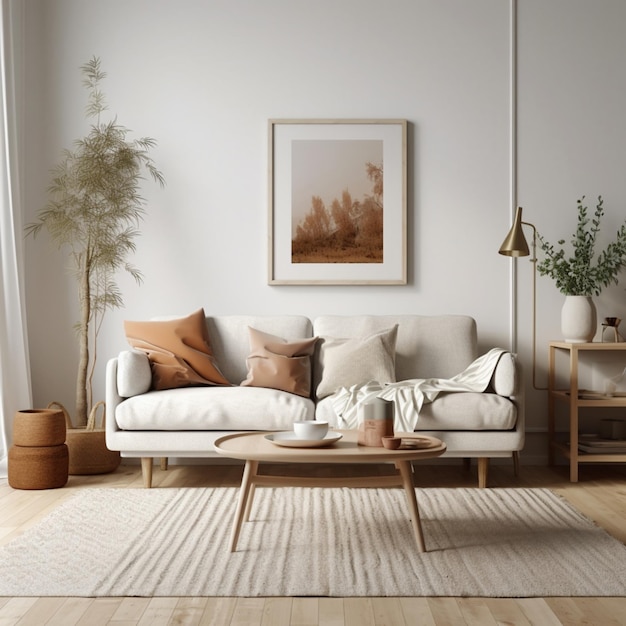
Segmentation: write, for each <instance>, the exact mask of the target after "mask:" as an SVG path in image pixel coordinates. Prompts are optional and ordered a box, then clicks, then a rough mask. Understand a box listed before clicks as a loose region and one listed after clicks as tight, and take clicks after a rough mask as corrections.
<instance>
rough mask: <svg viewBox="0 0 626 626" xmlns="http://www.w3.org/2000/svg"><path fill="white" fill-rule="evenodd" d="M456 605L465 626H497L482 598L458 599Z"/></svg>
mask: <svg viewBox="0 0 626 626" xmlns="http://www.w3.org/2000/svg"><path fill="white" fill-rule="evenodd" d="M457 604H458V606H459V610H460V611H461V615H462V616H463V619H464V620H465V623H466V624H467V626H498V622H497V621H496V619H495V618H494V616H493V615H492V613H491V611H490V610H489V607H488V606H487V605H486V604H485V601H484V600H483V598H459V599H458V600H457Z"/></svg>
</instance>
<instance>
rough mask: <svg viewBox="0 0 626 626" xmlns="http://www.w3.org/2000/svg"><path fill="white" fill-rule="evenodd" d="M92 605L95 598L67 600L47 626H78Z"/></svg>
mask: <svg viewBox="0 0 626 626" xmlns="http://www.w3.org/2000/svg"><path fill="white" fill-rule="evenodd" d="M91 604H93V598H66V599H65V602H63V604H62V605H61V606H60V607H59V609H58V610H57V612H56V613H55V614H54V615H53V616H52V617H51V618H50V619H49V620H48V621H47V622H46V626H76V625H77V624H78V623H79V622H80V620H81V619H82V617H83V615H84V614H85V612H86V611H87V609H88V608H89V607H90V606H91Z"/></svg>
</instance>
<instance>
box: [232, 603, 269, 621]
mask: <svg viewBox="0 0 626 626" xmlns="http://www.w3.org/2000/svg"><path fill="white" fill-rule="evenodd" d="M264 605H265V600H264V599H263V598H238V599H237V604H236V605H235V611H234V612H233V616H232V618H231V620H230V626H260V624H261V622H262V621H263V607H264Z"/></svg>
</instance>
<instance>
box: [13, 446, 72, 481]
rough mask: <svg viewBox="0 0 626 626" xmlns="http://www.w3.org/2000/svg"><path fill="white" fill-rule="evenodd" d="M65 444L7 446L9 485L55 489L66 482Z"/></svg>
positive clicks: (67, 459)
mask: <svg viewBox="0 0 626 626" xmlns="http://www.w3.org/2000/svg"><path fill="white" fill-rule="evenodd" d="M68 466H69V454H68V449H67V446H66V445H65V444H64V443H62V444H61V445H60V446H39V447H31V448H28V447H23V446H15V445H13V446H11V447H10V448H9V485H11V487H13V489H56V488H57V487H63V485H65V483H67V474H68Z"/></svg>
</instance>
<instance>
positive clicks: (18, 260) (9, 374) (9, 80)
mask: <svg viewBox="0 0 626 626" xmlns="http://www.w3.org/2000/svg"><path fill="white" fill-rule="evenodd" d="M1 3H2V12H1V14H0V20H1V23H0V80H1V83H2V84H1V85H0V89H1V90H2V100H1V102H0V121H1V124H0V478H3V477H6V475H7V465H8V463H7V459H8V450H9V446H10V443H11V431H12V423H13V415H14V414H15V411H17V410H19V409H25V408H29V407H31V403H32V396H31V387H30V367H29V362H28V343H27V336H26V315H25V307H24V290H23V276H24V261H23V241H24V230H23V224H22V213H21V207H20V197H19V195H20V194H19V189H20V187H19V176H18V167H17V165H18V158H17V119H16V113H17V108H16V106H15V95H16V94H15V85H16V72H15V65H16V59H15V55H14V51H15V49H16V48H15V45H14V44H15V42H14V41H13V36H14V34H15V31H16V30H18V31H19V29H15V24H16V22H15V21H14V18H16V17H19V16H15V15H12V14H11V6H13V7H16V6H19V5H16V4H15V3H12V2H11V0H1Z"/></svg>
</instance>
